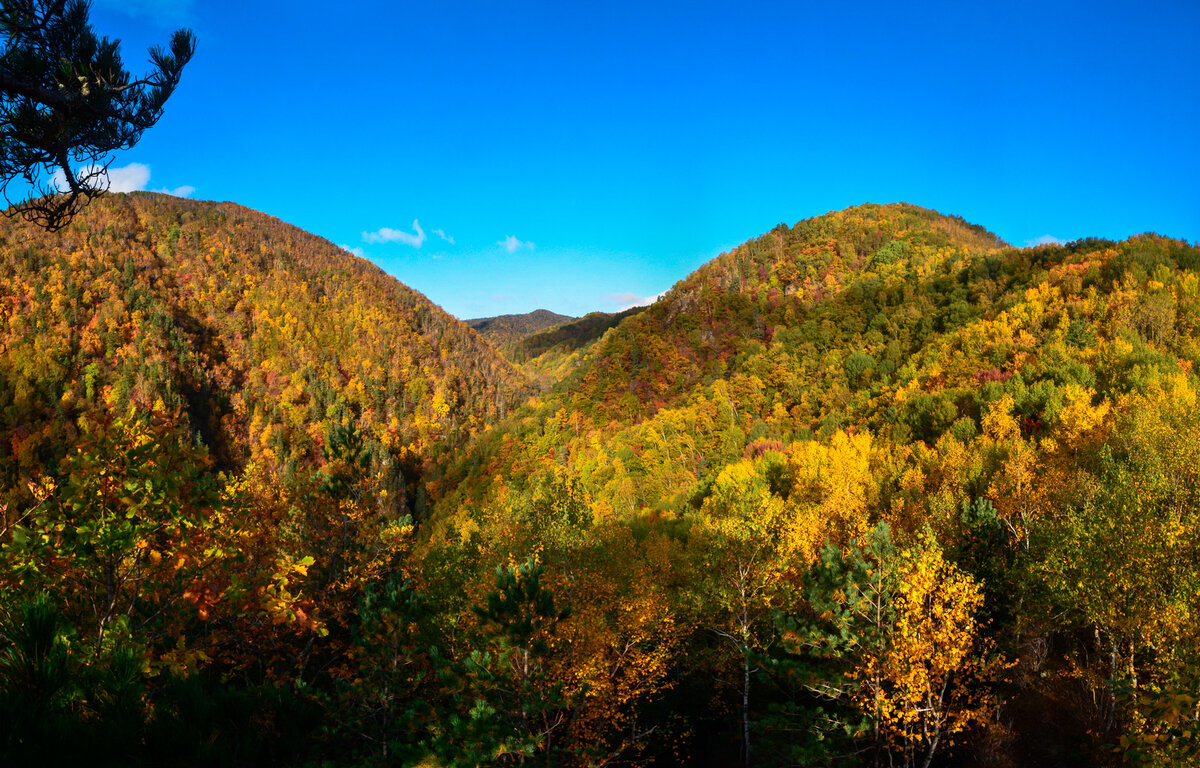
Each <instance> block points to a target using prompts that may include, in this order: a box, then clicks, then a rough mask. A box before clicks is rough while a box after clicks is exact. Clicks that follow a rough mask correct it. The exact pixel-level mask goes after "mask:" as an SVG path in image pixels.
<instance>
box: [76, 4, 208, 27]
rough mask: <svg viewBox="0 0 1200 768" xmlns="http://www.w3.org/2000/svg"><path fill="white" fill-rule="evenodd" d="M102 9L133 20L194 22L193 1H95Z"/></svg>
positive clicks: (169, 22) (175, 22)
mask: <svg viewBox="0 0 1200 768" xmlns="http://www.w3.org/2000/svg"><path fill="white" fill-rule="evenodd" d="M93 1H94V2H95V3H96V5H98V6H100V7H101V8H105V9H108V10H112V11H116V12H118V13H123V14H125V15H126V16H130V17H133V18H138V17H146V18H149V19H151V20H153V21H155V22H158V23H160V24H168V25H169V24H186V23H189V22H191V20H192V6H193V2H192V0H93Z"/></svg>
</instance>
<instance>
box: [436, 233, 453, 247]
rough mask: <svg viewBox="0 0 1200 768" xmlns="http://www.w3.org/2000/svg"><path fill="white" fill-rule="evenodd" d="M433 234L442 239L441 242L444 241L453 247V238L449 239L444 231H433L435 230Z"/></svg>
mask: <svg viewBox="0 0 1200 768" xmlns="http://www.w3.org/2000/svg"><path fill="white" fill-rule="evenodd" d="M433 234H435V235H437V236H438V237H440V238H442V239H443V240H445V241H446V242H447V243H450V245H454V238H453V237H450V235H447V234H446V233H445V232H444V231H442V230H440V229H435V230H433Z"/></svg>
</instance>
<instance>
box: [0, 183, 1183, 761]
mask: <svg viewBox="0 0 1200 768" xmlns="http://www.w3.org/2000/svg"><path fill="white" fill-rule="evenodd" d="M1198 362H1200V247H1197V246H1196V245H1195V244H1190V243H1188V242H1185V241H1182V240H1176V239H1172V238H1170V237H1166V236H1161V235H1157V234H1144V235H1139V236H1136V237H1131V238H1129V239H1127V240H1124V241H1120V242H1114V241H1109V240H1103V239H1085V240H1079V241H1075V242H1072V243H1067V244H1062V245H1056V244H1050V245H1041V246H1037V247H1030V248H1015V247H1012V246H1010V245H1008V244H1007V243H1005V242H1004V241H1002V240H1001V239H1000V238H999V237H997V236H996V235H994V234H992V233H991V232H989V231H987V230H986V229H984V228H983V227H981V226H978V225H975V224H972V223H968V222H966V221H964V220H963V219H961V218H958V217H955V216H948V215H943V214H940V213H937V212H935V211H931V210H927V209H924V208H920V207H917V206H913V205H907V204H889V205H875V204H867V205H861V206H856V207H853V208H848V209H845V210H842V211H836V212H831V213H828V214H825V215H822V216H817V217H813V218H809V219H805V220H803V221H800V222H798V223H796V224H795V225H794V226H789V225H783V224H781V225H779V226H777V227H776V228H774V229H772V230H771V231H769V232H766V233H764V234H763V235H762V236H760V237H757V238H755V239H752V240H750V241H748V242H746V243H744V244H742V245H740V246H738V247H736V248H734V249H732V250H730V251H729V252H727V253H724V254H722V255H720V256H719V257H717V258H716V259H714V260H713V261H711V262H709V263H707V264H705V265H704V266H702V267H701V268H700V269H698V270H696V271H695V272H693V273H692V274H690V275H686V276H681V279H680V280H679V282H678V283H676V284H675V286H674V287H673V288H672V289H671V290H669V291H668V292H667V293H666V294H665V295H664V296H662V297H661V298H660V299H659V300H658V301H656V302H655V303H654V304H652V305H651V306H648V307H636V308H632V309H629V310H626V311H624V312H622V313H618V314H613V315H610V314H604V313H593V314H590V315H587V316H585V317H583V318H568V317H565V316H561V315H554V314H553V313H549V312H545V311H544V310H542V311H538V312H535V313H532V314H530V315H523V316H506V317H500V318H481V319H478V320H472V321H469V322H466V323H464V322H461V321H459V320H458V319H456V318H454V317H452V316H451V315H449V314H447V313H446V312H444V311H443V310H442V309H441V308H439V307H437V306H436V305H434V304H432V303H431V302H430V301H429V300H428V299H426V298H425V297H424V296H423V295H421V294H420V293H418V292H416V291H414V290H412V289H410V288H408V287H406V286H405V285H403V284H402V283H400V282H398V281H397V280H396V279H394V278H392V277H390V276H389V275H387V274H385V273H384V272H383V271H382V270H380V269H379V268H377V267H376V266H374V265H373V264H371V263H370V262H367V261H365V260H363V259H361V258H357V257H354V256H352V255H350V254H348V253H347V252H345V251H343V250H342V249H340V248H338V247H337V246H335V245H333V244H332V243H330V242H328V241H326V240H324V239H322V238H320V237H317V236H314V235H311V234H308V233H305V232H303V231H301V230H299V229H297V228H295V227H292V226H290V225H288V224H285V223H283V222H281V221H279V220H278V219H275V218H272V217H270V216H267V215H264V214H261V213H258V212H255V211H251V210H249V209H247V208H244V207H241V206H237V205H234V204H231V203H210V202H198V201H191V200H185V199H180V198H175V197H170V196H166V195H159V194H153V193H133V194H128V195H117V194H113V195H107V196H105V197H103V198H101V199H99V200H97V201H96V202H94V203H93V204H91V205H90V206H89V207H88V208H87V209H86V211H85V212H84V213H83V214H81V215H80V216H79V217H78V218H77V219H76V220H75V221H73V222H72V223H70V224H69V225H67V226H65V227H64V228H63V229H62V230H61V231H59V232H56V233H47V232H45V231H43V230H41V229H39V228H36V227H33V226H31V225H28V224H24V223H21V222H17V221H13V220H3V221H0V757H3V758H4V761H2V762H5V764H11V765H27V764H39V765H69V764H77V763H79V762H82V761H84V760H86V761H87V762H88V763H89V764H101V765H103V764H109V763H111V764H113V765H145V766H157V765H172V766H179V765H197V766H199V765H206V766H207V765H222V766H226V765H228V766H242V765H246V766H264V765H265V766H272V765H274V766H314V767H316V766H321V767H322V768H324V767H334V766H383V765H413V766H418V765H419V766H426V767H427V768H430V767H433V766H445V767H447V768H449V767H450V766H492V765H509V764H518V765H524V764H529V765H533V764H539V765H549V766H601V765H610V766H615V765H631V766H684V765H689V766H693V765H699V766H707V765H711V766H737V765H742V766H749V765H754V766H818V765H819V766H853V765H864V766H865V765H875V766H878V765H884V764H886V765H904V766H922V767H923V768H928V766H997V767H1001V766H1091V765H1113V766H1116V765H1122V764H1126V763H1129V764H1134V765H1152V766H1185V765H1191V764H1192V761H1193V760H1195V758H1196V755H1197V753H1198V752H1200V728H1198V727H1197V718H1198V716H1200V622H1198V621H1197V616H1198V615H1200V477H1198V472H1200V403H1198V402H1197V392H1198V391H1200V380H1198V379H1197V372H1196V370H1195V368H1196V365H1197V363H1198Z"/></svg>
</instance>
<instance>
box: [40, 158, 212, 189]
mask: <svg viewBox="0 0 1200 768" xmlns="http://www.w3.org/2000/svg"><path fill="white" fill-rule="evenodd" d="M96 171H101V172H102V173H101V176H100V178H99V179H93V180H92V182H91V183H92V186H96V187H104V181H105V178H104V177H105V176H107V181H108V191H109V192H142V191H144V190H145V189H146V188H147V187H148V186H149V185H150V166H148V165H146V164H145V163H130V164H129V165H123V166H121V167H120V168H109V169H108V171H107V172H106V173H105V172H103V168H101V167H100V166H98V165H85V166H84V167H82V168H76V169H75V177H76V178H79V179H86V178H88V177H89V176H91V175H92V174H93V173H95V172H96ZM50 185H51V186H52V187H54V188H55V189H57V190H59V191H60V192H66V191H67V175H66V174H65V173H63V172H62V169H61V168H60V169H59V170H57V171H55V172H54V175H53V176H51V177H50ZM154 191H155V192H161V193H163V194H165V195H174V196H175V197H190V196H191V195H192V193H193V192H195V191H196V188H195V187H193V186H192V185H190V184H184V185H183V186H179V187H175V189H156V190H154Z"/></svg>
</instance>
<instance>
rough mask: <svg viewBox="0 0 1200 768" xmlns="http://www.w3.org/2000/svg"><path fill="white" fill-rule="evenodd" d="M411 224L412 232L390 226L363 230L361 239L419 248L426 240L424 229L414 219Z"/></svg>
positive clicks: (369, 241)
mask: <svg viewBox="0 0 1200 768" xmlns="http://www.w3.org/2000/svg"><path fill="white" fill-rule="evenodd" d="M412 225H413V231H412V232H403V231H401V230H399V229H392V228H391V227H383V228H382V229H380V230H378V231H376V232H363V235H362V236H363V240H366V241H367V242H368V243H404V244H405V245H411V246H412V247H413V248H420V247H421V245H422V243H424V242H425V240H426V236H425V230H423V229H421V224H420V222H418V221H417V220H416V219H413V223H412Z"/></svg>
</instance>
